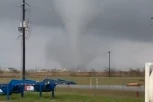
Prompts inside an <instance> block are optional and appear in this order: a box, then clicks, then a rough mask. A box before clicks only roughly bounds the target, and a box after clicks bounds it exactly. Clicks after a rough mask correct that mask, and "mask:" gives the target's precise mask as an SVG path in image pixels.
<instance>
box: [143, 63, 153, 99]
mask: <svg viewBox="0 0 153 102" xmlns="http://www.w3.org/2000/svg"><path fill="white" fill-rule="evenodd" d="M151 66H153V63H145V102H153V72H152V71H151V72H150V70H151Z"/></svg>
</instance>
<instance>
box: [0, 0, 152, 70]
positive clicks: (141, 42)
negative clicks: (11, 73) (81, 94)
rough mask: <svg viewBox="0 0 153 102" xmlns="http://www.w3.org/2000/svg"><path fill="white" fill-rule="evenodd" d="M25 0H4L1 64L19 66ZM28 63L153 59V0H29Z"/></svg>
mask: <svg viewBox="0 0 153 102" xmlns="http://www.w3.org/2000/svg"><path fill="white" fill-rule="evenodd" d="M21 1H22V0H0V22H1V23H0V29H1V30H0V36H1V37H0V56H1V57H0V66H1V67H16V68H21V40H20V39H18V40H17V37H18V35H19V32H18V30H17V28H18V26H19V23H20V19H21V8H20V7H18V6H19V5H20V4H21ZM27 2H28V3H29V4H31V13H28V14H27V18H30V20H31V27H32V33H31V37H30V39H29V40H27V42H26V68H27V69H30V68H34V67H35V65H36V66H39V67H40V68H61V67H66V68H76V67H80V68H88V69H91V68H95V69H97V70H100V69H104V68H105V67H107V66H108V53H107V52H108V51H109V50H110V51H111V52H112V53H111V67H115V68H120V69H123V70H125V69H127V68H130V67H132V68H137V67H144V63H145V62H153V57H152V56H153V53H152V52H153V26H152V27H150V24H151V23H153V21H152V20H151V19H150V18H151V17H152V16H153V11H152V10H153V1H152V0H27Z"/></svg>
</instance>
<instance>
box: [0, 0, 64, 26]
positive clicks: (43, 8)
mask: <svg viewBox="0 0 153 102" xmlns="http://www.w3.org/2000/svg"><path fill="white" fill-rule="evenodd" d="M26 2H27V3H29V4H30V5H31V6H30V9H31V12H30V13H28V12H27V14H26V16H27V17H26V18H28V19H30V20H31V21H32V24H33V25H38V26H39V25H41V26H52V27H56V26H59V27H63V23H62V21H61V18H60V16H59V15H57V14H56V12H55V10H54V7H53V4H52V1H51V0H26ZM21 4H22V0H3V1H0V18H3V19H4V18H5V19H12V20H13V19H14V20H21V18H22V9H21V8H20V7H19V5H21ZM27 7H29V6H27Z"/></svg>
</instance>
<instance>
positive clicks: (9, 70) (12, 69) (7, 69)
mask: <svg viewBox="0 0 153 102" xmlns="http://www.w3.org/2000/svg"><path fill="white" fill-rule="evenodd" d="M5 71H6V72H15V71H17V70H16V69H15V68H6V69H5Z"/></svg>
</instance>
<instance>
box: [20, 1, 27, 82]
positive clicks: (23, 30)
mask: <svg viewBox="0 0 153 102" xmlns="http://www.w3.org/2000/svg"><path fill="white" fill-rule="evenodd" d="M26 5H28V6H30V5H29V4H27V3H26V2H25V0H23V1H22V4H21V5H20V7H22V21H21V25H20V26H19V27H18V30H19V32H20V34H21V35H20V36H22V79H23V80H25V65H26V64H25V62H26V57H25V40H26V31H27V29H30V27H29V21H26V12H27V11H28V10H27V9H26V7H25V6H26ZM29 12H30V11H29ZM20 36H19V37H20ZM19 37H18V38H19Z"/></svg>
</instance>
